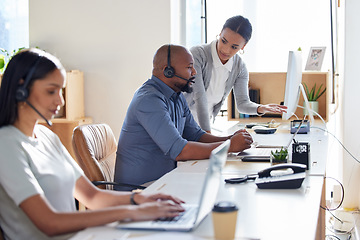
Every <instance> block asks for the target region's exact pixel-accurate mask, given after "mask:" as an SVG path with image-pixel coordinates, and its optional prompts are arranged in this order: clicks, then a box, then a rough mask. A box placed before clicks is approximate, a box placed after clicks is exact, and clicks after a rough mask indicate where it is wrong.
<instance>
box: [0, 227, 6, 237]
mask: <svg viewBox="0 0 360 240" xmlns="http://www.w3.org/2000/svg"><path fill="white" fill-rule="evenodd" d="M4 239H5V237H4V233H3V231H2V229H1V226H0V240H4Z"/></svg>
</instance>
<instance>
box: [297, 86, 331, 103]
mask: <svg viewBox="0 0 360 240" xmlns="http://www.w3.org/2000/svg"><path fill="white" fill-rule="evenodd" d="M303 85H304V86H305V92H306V97H307V98H308V101H317V100H318V98H319V97H321V95H323V94H324V93H325V91H326V88H324V89H323V90H321V89H322V87H323V84H321V85H320V87H319V88H318V89H316V83H315V84H314V86H313V87H312V88H311V90H310V91H309V88H308V86H307V85H306V83H303Z"/></svg>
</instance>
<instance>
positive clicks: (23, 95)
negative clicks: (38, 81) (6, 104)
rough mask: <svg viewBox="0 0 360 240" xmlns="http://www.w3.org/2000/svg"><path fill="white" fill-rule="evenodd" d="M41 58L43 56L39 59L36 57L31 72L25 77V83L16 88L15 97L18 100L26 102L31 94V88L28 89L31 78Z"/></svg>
mask: <svg viewBox="0 0 360 240" xmlns="http://www.w3.org/2000/svg"><path fill="white" fill-rule="evenodd" d="M40 59H41V56H39V57H38V59H36V62H35V63H34V65H33V66H32V67H31V68H30V70H29V73H28V74H27V75H26V77H25V81H24V84H23V85H21V86H20V87H18V89H16V93H15V98H16V101H18V102H24V101H26V99H27V98H28V96H29V90H28V89H27V87H28V85H29V84H30V80H31V78H32V76H33V75H34V73H35V70H36V67H37V65H38V64H39V62H40Z"/></svg>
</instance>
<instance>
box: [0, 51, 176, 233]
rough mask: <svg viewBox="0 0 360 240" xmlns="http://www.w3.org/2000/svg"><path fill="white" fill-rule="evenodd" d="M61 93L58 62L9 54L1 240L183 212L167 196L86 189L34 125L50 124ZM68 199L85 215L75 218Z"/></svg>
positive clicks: (0, 147)
mask: <svg viewBox="0 0 360 240" xmlns="http://www.w3.org/2000/svg"><path fill="white" fill-rule="evenodd" d="M64 86H65V70H64V68H63V67H62V65H61V64H60V62H59V61H58V59H56V58H55V57H54V56H52V55H50V54H48V53H45V52H43V51H40V50H37V49H28V50H23V51H21V52H19V53H18V54H17V55H15V56H14V57H13V58H12V59H11V61H10V62H9V64H8V66H7V68H6V70H5V73H4V75H3V79H2V83H1V88H0V226H1V228H2V229H3V231H4V234H5V239H28V240H29V239H36V240H39V239H68V238H69V237H70V236H71V235H72V234H71V233H74V232H76V231H79V230H81V229H84V228H87V227H91V226H97V225H103V224H106V223H110V222H114V221H118V220H127V221H131V220H132V221H140V220H151V219H157V218H159V217H167V216H176V215H178V213H179V212H181V211H183V208H182V207H181V206H180V205H179V204H180V203H181V202H182V201H181V200H179V199H177V198H174V197H171V196H169V195H164V194H155V195H143V194H131V193H126V192H118V191H106V190H101V189H99V188H97V187H95V186H93V184H92V183H91V182H90V181H89V180H88V179H87V178H86V176H85V175H84V173H83V171H82V170H81V168H80V167H79V166H78V165H77V163H76V162H75V161H74V160H73V159H72V158H71V156H70V154H69V153H68V152H67V150H66V149H65V147H64V146H63V145H62V144H61V142H60V140H59V138H58V137H57V136H56V135H55V134H54V133H53V132H52V131H50V130H49V129H48V128H46V127H44V126H42V125H39V124H37V123H38V120H40V119H42V118H43V119H45V120H50V119H51V118H52V117H53V116H54V115H55V114H56V113H57V112H58V111H59V109H60V107H61V106H63V105H64V99H63V97H62V89H63V88H64ZM74 198H76V199H77V200H79V201H80V202H82V203H83V204H85V206H86V207H88V208H89V209H91V210H87V211H81V212H77V211H76V208H75V201H74ZM159 200H160V201H159ZM161 200H165V201H161ZM167 200H170V201H171V203H170V202H169V201H167ZM135 203H136V206H135ZM130 204H133V205H130ZM137 204H138V205H137ZM54 236H56V237H54Z"/></svg>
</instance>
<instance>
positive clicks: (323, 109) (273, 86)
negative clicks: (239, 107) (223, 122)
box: [228, 72, 330, 121]
mask: <svg viewBox="0 0 360 240" xmlns="http://www.w3.org/2000/svg"><path fill="white" fill-rule="evenodd" d="M302 82H305V83H306V84H307V85H308V86H309V87H312V86H313V84H314V83H316V85H317V86H320V84H323V86H325V87H326V88H327V90H326V92H325V93H326V94H324V95H323V96H321V97H320V98H319V100H318V102H319V114H320V116H321V117H322V118H323V119H324V120H325V121H327V119H329V102H330V101H329V99H330V96H329V93H330V90H329V87H328V86H329V73H328V72H304V73H303V76H302ZM285 83H286V72H250V73H249V87H250V88H251V89H259V91H260V104H269V103H275V104H280V103H281V102H283V101H284V93H285ZM303 101H304V99H303V97H302V94H300V98H299V103H298V105H300V106H303ZM232 109H233V93H232V92H231V93H230V95H229V98H228V119H229V120H239V119H240V118H237V117H235V118H233V117H232V115H233V110H232ZM295 114H296V115H297V116H298V117H299V118H302V117H303V109H302V108H299V107H298V108H297V109H296V112H295ZM314 117H315V118H318V117H317V116H315V115H314ZM251 118H253V117H251ZM251 118H250V119H251ZM264 120H265V119H264Z"/></svg>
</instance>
